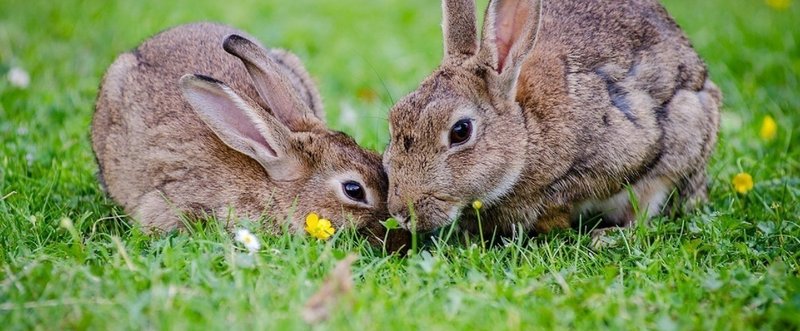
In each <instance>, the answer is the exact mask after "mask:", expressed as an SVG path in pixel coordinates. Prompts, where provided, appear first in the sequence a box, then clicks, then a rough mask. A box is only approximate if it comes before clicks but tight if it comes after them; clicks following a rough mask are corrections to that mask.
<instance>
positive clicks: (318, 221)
mask: <svg viewBox="0 0 800 331" xmlns="http://www.w3.org/2000/svg"><path fill="white" fill-rule="evenodd" d="M306 232H308V234H310V235H311V236H312V237H314V238H317V239H323V240H324V239H328V238H330V237H331V236H332V235H333V234H334V233H335V232H336V229H334V228H333V225H331V221H329V220H326V219H324V218H319V215H317V214H316V213H311V214H308V216H306Z"/></svg>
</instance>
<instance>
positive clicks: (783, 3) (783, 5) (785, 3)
mask: <svg viewBox="0 0 800 331" xmlns="http://www.w3.org/2000/svg"><path fill="white" fill-rule="evenodd" d="M764 2H766V3H767V6H770V7H772V8H773V9H777V10H786V9H789V7H791V6H792V0H764Z"/></svg>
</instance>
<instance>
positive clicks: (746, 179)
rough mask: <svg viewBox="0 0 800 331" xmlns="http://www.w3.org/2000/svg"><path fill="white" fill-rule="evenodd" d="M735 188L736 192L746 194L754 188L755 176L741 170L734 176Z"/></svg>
mask: <svg viewBox="0 0 800 331" xmlns="http://www.w3.org/2000/svg"><path fill="white" fill-rule="evenodd" d="M733 188H734V189H735V190H736V192H739V193H741V194H746V193H747V192H749V191H750V190H752V189H753V176H750V174H748V173H746V172H740V173H738V174H736V176H733Z"/></svg>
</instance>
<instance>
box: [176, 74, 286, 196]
mask: <svg viewBox="0 0 800 331" xmlns="http://www.w3.org/2000/svg"><path fill="white" fill-rule="evenodd" d="M180 86H181V90H182V91H183V96H184V98H186V100H187V101H188V102H189V104H190V105H191V106H192V108H193V109H194V111H195V112H196V113H197V115H199V117H200V119H202V120H203V122H205V123H206V125H208V126H209V127H210V128H211V130H212V131H213V132H214V133H215V134H216V135H217V137H219V139H220V140H222V142H223V143H225V144H226V145H228V146H229V147H230V148H232V149H234V150H236V151H238V152H240V153H242V154H244V155H247V156H249V157H250V158H252V159H254V160H256V161H257V162H258V163H260V164H261V166H262V167H264V169H265V170H266V171H267V173H268V174H269V176H270V177H271V178H272V179H276V180H292V179H295V177H296V175H297V174H298V173H299V171H297V169H298V168H297V167H298V165H299V162H298V161H297V160H296V159H295V158H294V156H293V155H289V153H288V151H289V150H290V148H289V146H290V144H289V138H290V137H289V136H290V135H291V132H290V131H289V130H288V129H287V128H286V127H284V126H283V125H282V124H281V123H279V122H278V121H277V120H275V119H274V118H273V117H272V116H271V115H269V114H266V112H265V111H264V110H263V109H261V108H256V107H258V106H253V105H255V102H254V101H252V100H249V99H246V98H242V97H241V96H239V95H238V94H236V92H234V91H233V90H231V88H230V87H228V86H226V85H225V84H224V83H222V82H220V81H218V80H216V79H213V78H211V77H207V76H202V75H185V76H183V77H181V79H180Z"/></svg>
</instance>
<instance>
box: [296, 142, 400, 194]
mask: <svg viewBox="0 0 800 331" xmlns="http://www.w3.org/2000/svg"><path fill="white" fill-rule="evenodd" d="M300 145H302V146H303V148H305V149H308V150H312V151H310V153H308V154H307V155H308V157H309V158H311V160H309V161H311V164H313V166H314V168H315V169H317V170H318V171H321V172H324V173H329V174H331V175H337V174H342V173H357V174H358V175H359V178H358V179H363V182H364V184H366V185H368V186H370V187H374V188H375V189H376V190H385V186H386V184H385V182H386V179H385V178H386V174H385V172H384V171H383V166H382V165H381V157H380V155H378V154H377V153H375V152H373V151H370V150H367V149H364V148H363V147H361V146H359V145H358V144H357V143H356V142H355V140H353V139H352V138H351V137H350V136H348V135H346V134H344V133H341V132H329V133H326V134H317V135H313V136H308V137H306V138H305V139H303V140H302V141H300ZM353 179H354V180H355V179H357V178H353Z"/></svg>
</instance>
